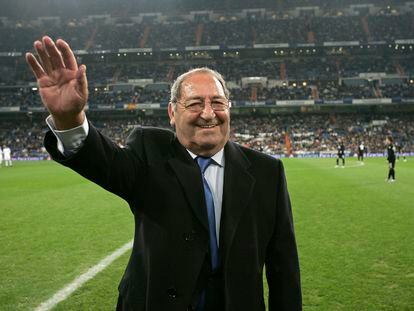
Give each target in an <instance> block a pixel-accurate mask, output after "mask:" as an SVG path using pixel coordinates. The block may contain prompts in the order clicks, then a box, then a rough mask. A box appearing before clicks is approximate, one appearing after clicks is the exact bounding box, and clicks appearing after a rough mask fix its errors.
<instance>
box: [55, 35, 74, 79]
mask: <svg viewBox="0 0 414 311" xmlns="http://www.w3.org/2000/svg"><path fill="white" fill-rule="evenodd" d="M56 46H57V48H58V49H59V51H60V52H61V53H62V56H63V62H64V63H65V66H66V68H68V69H70V70H75V71H76V70H78V63H77V61H76V58H75V55H74V54H73V51H72V49H71V48H70V46H69V44H68V43H67V42H66V41H64V40H62V39H58V40H57V41H56Z"/></svg>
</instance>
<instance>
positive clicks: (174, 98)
mask: <svg viewBox="0 0 414 311" xmlns="http://www.w3.org/2000/svg"><path fill="white" fill-rule="evenodd" d="M196 73H206V74H210V75H212V76H213V77H214V78H216V79H217V80H218V81H219V82H220V84H221V86H222V87H223V91H224V96H225V97H226V98H227V99H229V97H230V92H229V90H228V89H227V86H226V82H225V81H224V78H223V76H222V75H221V74H220V73H219V72H217V71H215V70H213V69H210V68H208V67H199V68H194V69H190V70H189V71H187V72H185V73H183V74H181V75H180V76H178V78H177V79H176V80H175V81H174V83H173V85H172V86H171V96H170V103H171V104H172V105H173V107H174V109H175V107H176V104H177V102H178V100H179V99H180V98H181V85H182V84H183V82H184V80H185V79H187V78H188V77H189V76H191V75H193V74H196Z"/></svg>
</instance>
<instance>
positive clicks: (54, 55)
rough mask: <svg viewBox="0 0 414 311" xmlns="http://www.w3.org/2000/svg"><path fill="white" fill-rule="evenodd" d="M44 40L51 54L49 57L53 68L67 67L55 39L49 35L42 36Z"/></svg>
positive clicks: (44, 44)
mask: <svg viewBox="0 0 414 311" xmlns="http://www.w3.org/2000/svg"><path fill="white" fill-rule="evenodd" d="M42 41H43V46H45V47H46V51H47V54H49V59H50V62H51V64H52V67H53V69H63V68H65V64H64V63H63V58H62V54H61V53H60V52H59V50H58V48H57V47H56V45H55V43H54V42H53V40H52V39H51V38H50V37H48V36H44V37H43V38H42Z"/></svg>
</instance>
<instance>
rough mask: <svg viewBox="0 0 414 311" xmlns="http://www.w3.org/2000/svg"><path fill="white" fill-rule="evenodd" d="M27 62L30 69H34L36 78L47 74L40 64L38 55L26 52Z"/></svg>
mask: <svg viewBox="0 0 414 311" xmlns="http://www.w3.org/2000/svg"><path fill="white" fill-rule="evenodd" d="M26 62H27V63H28V64H29V66H30V69H32V71H33V73H34V75H35V77H36V79H38V80H39V79H40V78H41V77H43V76H45V75H46V73H45V71H44V70H43V68H42V66H41V65H40V64H39V62H38V61H37V59H36V57H34V55H33V54H32V53H26Z"/></svg>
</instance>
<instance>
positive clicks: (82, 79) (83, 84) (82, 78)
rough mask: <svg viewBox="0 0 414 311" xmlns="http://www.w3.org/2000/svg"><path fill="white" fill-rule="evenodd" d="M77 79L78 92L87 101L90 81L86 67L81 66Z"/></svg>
mask: <svg viewBox="0 0 414 311" xmlns="http://www.w3.org/2000/svg"><path fill="white" fill-rule="evenodd" d="M76 79H77V80H78V92H79V93H80V94H81V96H82V97H84V98H85V99H87V97H88V80H87V78H86V66H85V65H80V66H79V69H78V72H77V73H76Z"/></svg>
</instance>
